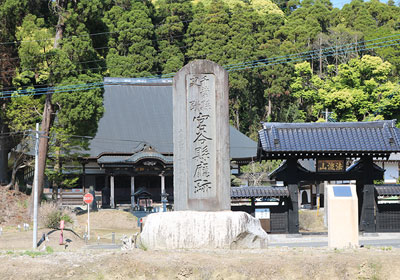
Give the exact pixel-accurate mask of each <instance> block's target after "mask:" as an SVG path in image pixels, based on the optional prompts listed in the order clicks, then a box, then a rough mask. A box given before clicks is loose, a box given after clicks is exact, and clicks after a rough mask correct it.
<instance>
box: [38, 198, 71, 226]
mask: <svg viewBox="0 0 400 280" xmlns="http://www.w3.org/2000/svg"><path fill="white" fill-rule="evenodd" d="M39 211H40V215H39V223H40V225H41V226H42V227H47V228H58V227H59V226H60V221H61V220H64V222H65V224H71V225H72V224H74V220H75V215H74V214H73V213H72V212H71V211H70V210H69V209H67V208H64V209H60V208H58V207H57V205H56V204H54V203H43V204H42V205H41V207H40V210H39Z"/></svg>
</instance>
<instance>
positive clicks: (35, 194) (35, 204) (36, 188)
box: [32, 123, 40, 249]
mask: <svg viewBox="0 0 400 280" xmlns="http://www.w3.org/2000/svg"><path fill="white" fill-rule="evenodd" d="M35 138H36V143H35V174H34V178H33V240H32V241H33V244H32V247H33V249H36V248H37V227H38V221H37V218H38V202H39V201H38V200H39V195H38V194H39V184H38V174H39V168H38V167H39V162H38V157H39V142H40V138H39V123H36V137H35Z"/></svg>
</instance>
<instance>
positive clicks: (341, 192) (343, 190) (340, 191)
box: [333, 186, 352, 197]
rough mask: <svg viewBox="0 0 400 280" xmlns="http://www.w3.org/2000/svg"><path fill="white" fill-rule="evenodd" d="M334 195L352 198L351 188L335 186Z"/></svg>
mask: <svg viewBox="0 0 400 280" xmlns="http://www.w3.org/2000/svg"><path fill="white" fill-rule="evenodd" d="M333 194H334V195H335V196H336V197H352V194H351V188H350V187H348V186H343V187H342V186H340V187H339V186H333Z"/></svg>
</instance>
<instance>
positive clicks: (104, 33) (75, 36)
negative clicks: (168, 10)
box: [0, 12, 229, 45]
mask: <svg viewBox="0 0 400 280" xmlns="http://www.w3.org/2000/svg"><path fill="white" fill-rule="evenodd" d="M222 14H225V15H229V13H226V12H222ZM217 16H220V14H219V15H210V16H204V17H198V18H193V19H192V20H184V21H176V22H170V23H163V24H159V25H152V26H151V27H149V28H146V27H135V28H127V29H122V30H115V31H107V32H97V33H89V34H82V35H72V36H67V37H63V39H74V38H82V37H91V36H100V35H107V34H115V33H121V32H127V31H133V30H143V29H147V30H153V31H155V30H156V29H158V28H159V27H162V26H165V25H167V26H168V25H175V24H181V23H190V22H193V21H195V20H199V19H203V20H204V19H212V18H214V17H217ZM168 38H171V37H166V38H165V39H168ZM53 40H55V37H48V38H44V39H40V40H17V41H9V42H0V45H13V44H20V43H32V42H44V41H53Z"/></svg>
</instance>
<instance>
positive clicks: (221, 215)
mask: <svg viewBox="0 0 400 280" xmlns="http://www.w3.org/2000/svg"><path fill="white" fill-rule="evenodd" d="M140 242H141V244H142V245H143V246H144V247H145V248H147V249H150V250H157V249H162V250H163V249H164V250H165V249H216V248H222V249H250V248H266V247H267V243H268V235H267V233H266V232H265V231H264V230H263V229H262V228H261V225H260V221H259V220H258V219H255V218H253V217H252V216H250V215H249V214H247V213H245V212H232V211H220V212H197V211H175V212H165V213H154V214H151V215H149V216H148V217H147V218H146V221H145V224H144V228H143V231H142V233H141V235H140Z"/></svg>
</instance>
